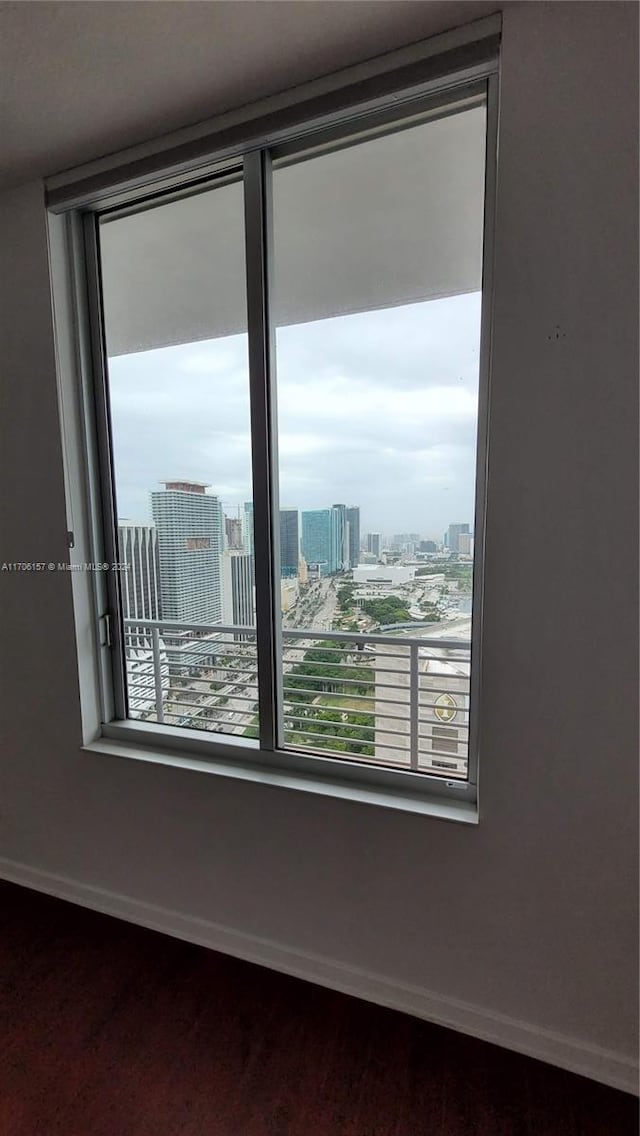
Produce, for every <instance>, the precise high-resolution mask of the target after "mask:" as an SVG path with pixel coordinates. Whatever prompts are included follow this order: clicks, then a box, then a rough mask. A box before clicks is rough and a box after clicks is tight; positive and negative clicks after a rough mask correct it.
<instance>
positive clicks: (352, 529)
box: [347, 505, 360, 568]
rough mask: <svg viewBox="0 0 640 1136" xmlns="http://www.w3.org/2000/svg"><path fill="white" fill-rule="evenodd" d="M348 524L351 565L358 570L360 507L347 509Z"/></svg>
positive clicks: (352, 506) (350, 506)
mask: <svg viewBox="0 0 640 1136" xmlns="http://www.w3.org/2000/svg"><path fill="white" fill-rule="evenodd" d="M347 524H348V525H349V565H350V567H351V568H357V567H358V564H359V563H360V506H359V505H349V506H348V507H347Z"/></svg>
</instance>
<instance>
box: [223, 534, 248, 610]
mask: <svg viewBox="0 0 640 1136" xmlns="http://www.w3.org/2000/svg"><path fill="white" fill-rule="evenodd" d="M255 611H256V605H255V576H254V568H253V556H251V555H250V554H249V553H248V552H242V551H240V550H237V549H232V548H230V549H227V551H226V552H225V553H223V556H222V622H223V623H224V624H225V625H226V626H234V625H235V626H237V625H240V626H242V627H253V626H254V624H255Z"/></svg>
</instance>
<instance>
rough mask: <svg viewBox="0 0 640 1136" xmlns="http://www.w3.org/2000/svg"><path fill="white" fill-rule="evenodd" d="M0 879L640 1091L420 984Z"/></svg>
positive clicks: (63, 881)
mask: <svg viewBox="0 0 640 1136" xmlns="http://www.w3.org/2000/svg"><path fill="white" fill-rule="evenodd" d="M0 878H3V879H5V880H7V881H9V882H11V883H16V884H20V885H22V886H23V887H28V888H32V889H33V890H35V891H41V892H45V893H46V894H47V895H52V896H56V897H57V898H59V899H65V900H69V901H70V902H71V903H76V904H78V905H80V906H81V907H88V908H91V909H92V910H93V911H99V912H102V913H103V914H105V915H113V916H115V917H116V918H118V919H124V920H126V921H127V922H130V923H137V924H139V925H140V926H143V927H148V928H149V929H150V930H154V931H160V932H162V933H163V934H165V935H172V936H173V937H174V938H178V939H184V940H186V941H187V942H190V943H196V944H198V945H199V946H203V947H209V948H210V949H211V950H215V951H220V952H222V953H223V954H228V955H233V956H234V957H235V958H241V959H245V960H246V961H247V962H252V963H257V964H258V965H259V966H265V967H267V968H269V969H270V970H278V971H281V972H283V973H284V974H289V975H292V976H293V977H295V978H302V979H305V980H306V981H308V982H314V983H316V984H317V985H319V986H326V987H329V988H330V989H332V990H339V991H340V992H341V993H343V994H351V995H353V996H354V997H356V998H362V999H363V1000H364V1001H366V1002H374V1003H376V1004H377V1005H380V1006H387V1007H389V1008H390V1009H393V1010H399V1011H400V1012H401V1013H405V1014H410V1015H412V1016H413V1017H417V1018H423V1019H425V1020H426V1021H429V1022H433V1023H435V1024H436V1025H441V1026H445V1027H447V1028H448V1029H453V1030H458V1031H459V1032H460V1033H464V1034H469V1035H470V1036H471V1037H477V1038H479V1039H480V1040H481V1041H488V1042H491V1043H493V1044H494V1045H500V1046H503V1047H504V1048H505V1049H511V1050H514V1051H515V1052H516V1053H523V1054H525V1055H526V1056H527V1057H534V1058H536V1059H537V1060H539V1061H546V1062H548V1063H549V1064H551V1065H557V1066H559V1067H560V1068H561V1069H567V1070H568V1071H569V1072H571V1073H578V1074H580V1075H581V1076H583V1077H589V1078H591V1079H592V1080H594V1081H600V1082H602V1083H603V1084H605V1085H609V1086H611V1087H612V1088H615V1089H621V1090H622V1091H623V1092H628V1093H634V1094H637V1093H638V1066H637V1064H636V1063H635V1062H634V1061H633V1060H632V1059H630V1058H628V1057H625V1056H623V1055H622V1054H619V1053H616V1052H615V1051H613V1050H609V1049H603V1048H601V1047H599V1046H595V1045H591V1044H589V1043H587V1042H584V1041H580V1040H579V1039H577V1038H573V1037H568V1036H565V1035H563V1034H559V1033H555V1032H553V1031H551V1030H544V1029H541V1028H540V1027H538V1026H535V1025H532V1024H530V1023H528V1022H523V1021H519V1020H518V1019H516V1018H510V1017H507V1016H505V1015H504V1014H498V1013H495V1012H494V1011H492V1010H487V1009H485V1008H484V1007H481V1006H477V1005H473V1004H471V1003H467V1002H461V1001H458V1000H456V999H454V998H449V997H447V996H443V995H441V994H436V993H434V992H433V991H430V990H425V989H423V988H421V987H415V986H408V985H405V984H403V983H400V982H396V981H394V980H390V979H388V978H385V977H384V976H382V975H379V974H374V973H371V972H369V971H366V970H361V969H359V968H357V967H352V966H345V965H344V964H343V963H340V962H336V961H335V960H333V959H328V958H324V957H322V956H320V955H315V954H310V953H308V952H305V951H299V950H296V949H295V948H291V947H287V946H283V945H281V944H279V943H275V942H272V941H270V940H268V939H261V938H258V937H257V936H253V935H247V934H245V933H244V932H241V931H235V930H233V929H231V928H229V927H224V926H222V925H220V924H218V923H212V922H209V921H208V920H205V919H198V918H195V917H193V916H191V915H184V914H182V913H180V912H178V911H171V910H169V909H167V908H164V907H159V906H156V905H155V904H151V903H145V902H142V901H140V900H137V899H132V898H131V897H130V896H126V895H119V894H117V893H115V892H110V891H106V890H104V889H103V888H99V887H94V886H92V885H90V884H84V883H80V882H79V881H77V880H73V879H69V878H67V877H64V876H58V875H54V874H52V873H49V872H42V871H40V870H39V869H37V868H32V867H29V866H28V865H26V864H20V863H17V862H16V861H13V860H8V859H4V858H2V857H0Z"/></svg>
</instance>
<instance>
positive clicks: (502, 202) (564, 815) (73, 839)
mask: <svg viewBox="0 0 640 1136" xmlns="http://www.w3.org/2000/svg"><path fill="white" fill-rule="evenodd" d="M636 26H637V14H636V10H635V5H624V4H615V5H600V4H586V5H582V4H569V5H565V4H553V5H545V4H532V5H530V4H517V5H515V6H513V7H509V8H508V9H507V10H506V12H505V23H504V51H503V77H502V111H501V133H500V161H499V198H498V230H497V264H496V295H495V341H494V367H493V382H492V400H493V415H492V431H491V446H490V476H489V514H488V531H487V571H486V582H487V594H486V626H487V631H486V647H485V651H486V654H485V660H486V668H485V677H484V701H483V717H482V768H481V805H482V816H481V823H480V825H479V826H478V827H477V828H473V827H464V826H457V825H453V824H447V823H444V822H441V821H436V820H433V819H430V818H424V817H419V816H408V815H403V814H402V813H397V812H388V811H384V810H380V809H376V808H374V807H369V806H365V805H357V804H352V803H346V802H338V801H335V802H334V801H332V800H330V799H327V798H323V797H317V796H312V795H303V794H296V793H293V792H290V791H286V790H277V789H273V788H267V787H264V786H260V785H257V784H251V783H242V782H237V781H230V780H222V779H219V778H217V777H214V776H211V775H205V774H198V773H193V772H188V771H183V770H176V769H171V768H165V767H156V766H152V765H149V764H141V763H136V762H127V761H124V760H117V759H109V758H104V757H103V758H98V757H96V756H87V755H83V754H82V753H81V752H80V748H79V740H80V709H79V695H78V680H77V674H76V668H75V662H74V660H75V655H74V649H75V648H74V631H73V618H72V604H71V586H70V580H69V578H68V576H65V575H64V574H62V573H50V574H49V573H45V574H44V575H43V576H28V575H8V574H3V575H2V576H0V586H1V588H2V603H3V606H2V618H3V624H4V628H3V643H4V647H5V655H4V662H3V671H2V675H1V679H2V683H1V687H0V689H1V691H2V718H3V723H4V735H5V738H4V745H3V748H2V757H1V760H0V774H1V783H0V857H2V858H3V860H2V864H0V871H1V872H3V873H4V874H5V875H7V876H8V877H10V878H16V879H23V880H25V881H27V882H31V883H33V884H34V886H41V887H43V888H45V889H46V888H49V889H52V890H54V891H55V890H57V891H59V892H61V893H63V894H74V895H75V896H76V898H78V899H80V900H81V901H84V902H87V903H89V904H91V903H94V904H97V905H100V904H102V905H103V906H106V907H107V908H109V909H112V910H121V911H122V912H123V913H125V914H127V913H129V914H131V915H135V914H136V913H135V911H134V908H132V907H129V906H127V904H126V903H125V902H124V901H122V902H121V903H120V906H118V901H116V900H115V899H113V898H112V896H111V894H110V893H117V894H119V895H121V896H125V897H130V898H131V899H133V900H138V901H144V902H146V903H147V904H153V905H158V906H159V907H161V908H166V909H170V910H171V911H173V912H179V913H181V914H182V915H183V916H186V917H195V918H197V919H199V920H203V921H205V922H204V923H197V924H196V923H193V922H190V920H189V918H187V920H186V921H182V922H180V921H176V920H175V919H174V922H173V926H174V927H175V928H176V929H178V930H179V931H181V932H182V933H184V934H187V935H192V936H194V937H200V938H201V939H203V940H208V941H211V942H217V943H219V944H221V945H227V946H229V947H230V949H236V950H238V951H240V952H244V953H247V954H249V955H252V956H253V957H256V958H264V959H269V958H271V960H272V961H273V962H274V964H275V965H282V966H284V967H286V968H289V969H291V970H296V969H297V970H298V971H299V972H300V973H311V974H313V973H315V974H316V975H317V976H318V977H320V978H321V979H322V980H324V981H327V982H329V983H331V984H334V985H338V986H342V987H345V988H351V989H355V990H359V991H360V992H363V993H369V994H370V996H372V997H378V998H380V999H383V1000H384V999H386V1000H389V1001H391V1002H395V1003H396V1004H398V1005H405V1006H406V1007H407V1008H411V1009H413V1010H414V1011H415V1012H417V1013H424V1014H426V1015H431V1016H433V1017H434V1018H436V1019H437V1020H449V1021H451V1022H453V1023H454V1024H456V1025H458V1026H460V1027H461V1028H467V1029H469V1030H470V1031H472V1032H477V1033H479V1034H481V1035H483V1034H484V1035H485V1036H495V1037H496V1038H498V1039H499V1040H502V1041H504V1042H505V1043H507V1044H512V1045H513V1046H514V1047H516V1048H523V1049H525V1050H528V1051H531V1052H534V1053H535V1052H538V1053H540V1054H541V1055H543V1056H547V1057H549V1058H550V1059H551V1060H557V1061H558V1062H559V1063H561V1064H566V1065H569V1066H571V1067H575V1068H581V1069H584V1071H586V1072H588V1073H591V1074H593V1075H594V1076H601V1077H603V1078H604V1079H607V1080H609V1081H611V1082H613V1083H618V1084H627V1085H632V1084H633V1075H632V1071H631V1068H632V1066H631V1062H632V1060H633V1054H634V1048H635V1043H636V1023H635V1005H636V998H635V997H634V973H635V961H636V952H635V906H636V894H637V889H636V881H635V866H636V848H635V837H634V832H635V822H636V810H635V801H634V784H635V779H636V752H635V749H636V746H635V703H636V699H637V687H636V653H635V649H634V648H635V642H634V640H635V626H636V619H635V615H634V613H635V585H636V565H635V562H634V557H635V548H636V547H637V542H636V541H635V539H634V538H635V531H634V526H635V517H636V512H635V507H634V485H635V482H636V467H635V422H634V419H635V408H636V393H637V391H636V386H637V373H636V363H635V324H636V316H637V281H636V271H635V270H636V248H637V234H636V199H635V191H634V182H635V175H636V154H635V153H634V148H635V147H636V145H637V143H636V130H637V126H636V122H637V107H636V94H635V91H634V85H635V78H636V62H635V56H636V41H637V36H636ZM0 247H2V248H3V250H4V266H3V269H2V272H1V274H0V288H1V289H2V296H1V297H0V299H1V303H0V311H1V312H2V317H1V318H2V327H1V341H0V364H1V368H2V379H3V384H4V388H5V392H6V393H5V399H6V404H5V405H6V409H5V410H4V412H3V428H4V434H5V436H4V439H3V443H2V474H3V481H2V484H3V494H2V497H3V503H2V508H3V523H2V546H1V547H2V556H1V559H3V560H14V559H20V560H31V559H35V560H44V561H49V560H53V561H57V560H62V559H64V556H65V530H66V523H65V507H64V500H63V474H62V458H61V445H60V441H59V435H58V425H57V415H58V410H57V403H56V387H55V374H54V351H53V332H52V321H51V309H50V302H49V294H48V279H47V250H46V237H45V221H44V213H43V208H42V187H41V186H40V185H39V184H30V185H26V186H24V187H22V188H20V189H17V190H14V191H12V192H10V193H7V194H6V195H5V196H4V198H2V200H1V208H0ZM603 581H609V583H608V586H606V587H603ZM34 873H43V874H42V875H37V874H34ZM54 877H64V878H66V880H67V883H64V881H63V880H61V879H59V878H58V879H56V878H54ZM69 881H71V882H69ZM95 888H97V889H103V891H102V892H99V891H94V890H92V889H95ZM105 893H109V894H105ZM137 914H138V917H139V918H142V919H146V920H147V921H148V922H151V923H154V922H155V923H157V924H162V923H163V921H164V920H165V916H163V914H162V912H157V911H155V909H152V908H146V909H140V910H139V911H138V912H137ZM209 922H213V923H215V924H217V925H219V926H218V928H217V930H216V928H211V927H209V926H208V923H209ZM166 925H169V923H167V924H166ZM220 928H226V929H228V930H229V932H230V934H228V935H227V932H225V931H223V930H221V929H220ZM231 932H233V934H231ZM235 932H238V933H241V935H244V936H248V938H242V937H240V938H238V937H237V936H235ZM225 935H226V936H227V937H226V938H225ZM254 937H258V938H259V939H263V940H270V941H271V942H272V944H274V943H275V944H279V945H281V947H282V948H283V951H282V952H280V953H278V951H277V949H276V948H275V947H273V946H272V947H269V946H265V945H264V944H263V945H262V946H261V944H260V943H259V942H256V940H255V938H254ZM269 952H271V954H270V953H269ZM304 952H309V953H311V954H312V955H314V956H322V958H323V959H324V960H325V962H324V963H322V962H319V961H318V960H317V959H316V960H315V962H314V960H313V959H308V958H307V959H306V961H305V958H304ZM327 960H332V962H331V961H327ZM334 963H335V964H337V965H333V964H334ZM314 968H315V969H314ZM362 971H364V972H367V974H365V975H363V974H362V973H361V972H362ZM372 974H373V975H377V976H378V978H373V979H372V978H371V975H372ZM383 980H386V982H385V981H383ZM367 984H368V985H367ZM545 1031H551V1032H550V1033H549V1032H545Z"/></svg>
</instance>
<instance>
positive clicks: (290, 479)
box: [109, 293, 480, 539]
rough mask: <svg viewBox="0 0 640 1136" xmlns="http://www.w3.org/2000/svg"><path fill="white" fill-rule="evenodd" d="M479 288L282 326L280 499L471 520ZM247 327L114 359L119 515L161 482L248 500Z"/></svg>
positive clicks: (401, 525)
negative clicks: (186, 483)
mask: <svg viewBox="0 0 640 1136" xmlns="http://www.w3.org/2000/svg"><path fill="white" fill-rule="evenodd" d="M479 341H480V294H479V293H470V294H466V295H461V296H454V297H450V298H447V299H441V300H431V301H427V302H426V303H419V304H410V305H405V306H402V307H394V308H391V309H388V310H384V311H374V312H365V313H361V314H356V315H348V316H339V317H337V318H334V319H326V320H320V321H317V322H315V323H307V324H297V325H295V326H292V327H286V328H281V329H280V330H279V331H278V334H277V371H278V420H279V432H278V433H279V438H278V444H279V454H280V501H281V504H283V505H292V506H297V507H298V508H300V509H317V508H324V507H326V506H328V505H331V504H332V503H335V502H342V503H344V504H347V505H351V504H354V505H360V507H361V510H362V513H361V531H362V532H363V533H365V532H368V531H380V532H382V533H384V534H385V535H392V534H393V533H399V532H419V533H420V534H421V535H422V536H423V537H425V538H427V539H442V534H443V532H444V530H445V529H446V528H447V526H448V525H449V524H450V523H454V522H461V521H462V522H464V521H467V522H469V524H470V525H471V526H473V498H474V478H475V468H474V467H475V445H476V428H477V404H478V356H479ZM247 374H248V371H247V343H246V336H244V335H236V336H232V337H229V338H226V339H216V340H209V341H203V342H200V343H195V344H183V345H180V346H176V347H168V348H163V349H160V350H155V351H145V352H141V353H139V354H136V355H124V356H118V357H117V358H114V359H112V360H110V363H109V379H110V388H111V402H112V416H113V435H114V451H115V466H116V485H117V497H118V513H119V516H120V517H127V518H129V519H130V520H136V521H148V520H150V516H151V514H150V503H149V493H150V491H151V490H153V489H157V488H158V487H159V485H158V483H159V482H162V481H163V480H171V479H176V480H178V479H183V478H191V479H194V480H198V481H205V482H207V483H209V484H211V486H212V491H213V492H215V493H217V494H218V496H219V497H220V498H221V500H222V502H223V504H224V508H225V512H226V513H227V515H235V512H236V508H237V506H238V505H240V504H242V502H244V501H247V500H250V499H251V496H252V492H251V462H250V444H249V388H248V377H247Z"/></svg>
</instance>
